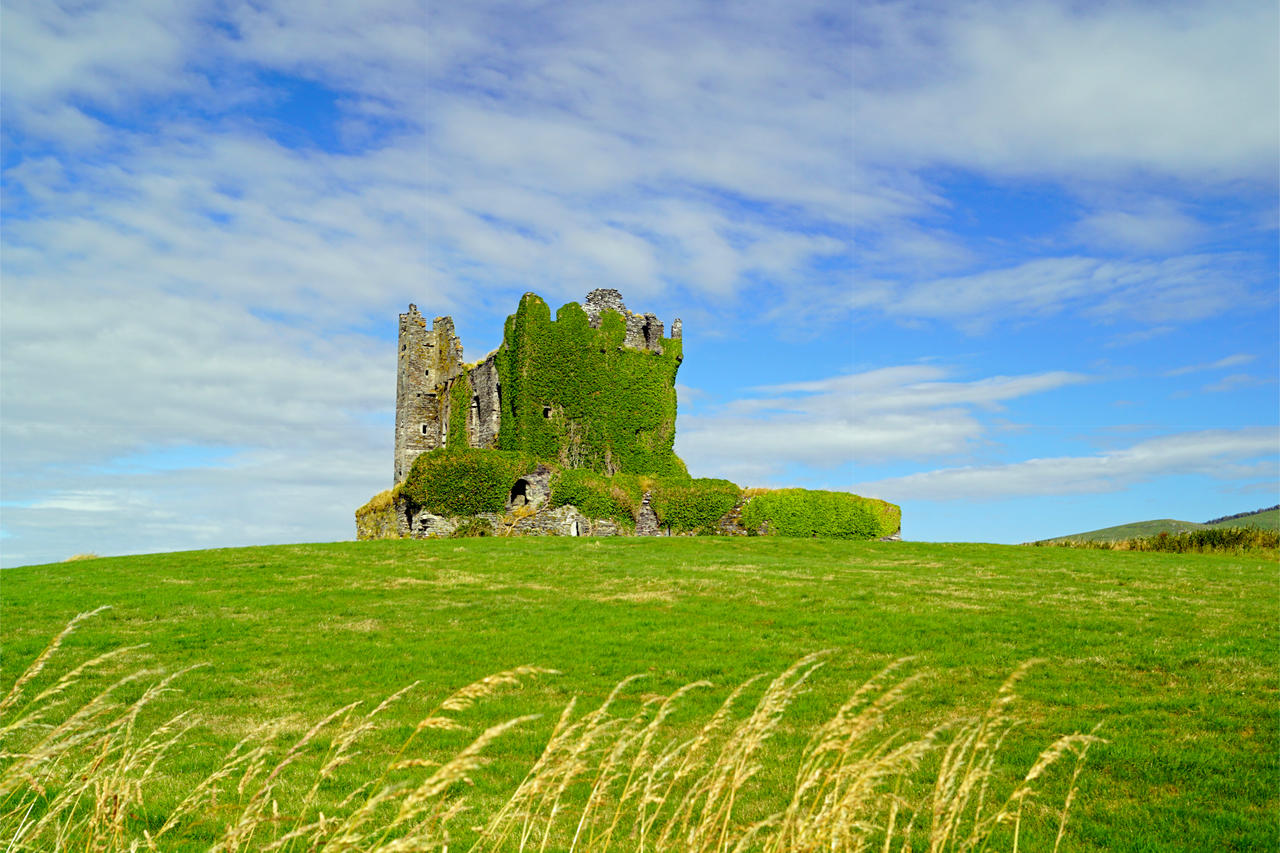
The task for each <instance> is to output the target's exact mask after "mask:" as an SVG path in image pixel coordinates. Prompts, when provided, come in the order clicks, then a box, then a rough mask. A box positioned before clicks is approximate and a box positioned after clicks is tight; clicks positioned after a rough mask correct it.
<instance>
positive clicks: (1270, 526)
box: [1047, 509, 1280, 542]
mask: <svg viewBox="0 0 1280 853" xmlns="http://www.w3.org/2000/svg"><path fill="white" fill-rule="evenodd" d="M1225 527H1257V528H1260V529H1262V530H1280V509H1268V510H1263V511H1262V512H1256V513H1253V514H1252V515H1248V516H1245V517H1243V518H1231V519H1228V520H1226V521H1219V522H1215V523H1214V524H1201V523H1199V522H1197V521H1179V520H1178V519H1176V518H1155V519H1152V520H1150V521H1135V522H1132V523H1130V524H1117V525H1116V526H1114V527H1104V528H1102V529H1101V530H1090V531H1088V532H1086V533H1073V534H1071V535H1069V536H1057V537H1055V538H1053V539H1049V540H1047V541H1049V542H1066V541H1072V540H1074V541H1083V542H1115V541H1119V540H1121V539H1137V538H1140V537H1144V536H1156V535H1158V534H1161V533H1168V534H1170V535H1173V534H1176V533H1183V532H1186V531H1188V530H1205V529H1211V528H1225Z"/></svg>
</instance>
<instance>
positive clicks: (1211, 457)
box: [854, 427, 1280, 501]
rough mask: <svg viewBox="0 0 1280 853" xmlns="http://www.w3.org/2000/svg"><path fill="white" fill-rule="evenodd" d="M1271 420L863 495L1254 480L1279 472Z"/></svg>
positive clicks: (997, 493) (863, 486)
mask: <svg viewBox="0 0 1280 853" xmlns="http://www.w3.org/2000/svg"><path fill="white" fill-rule="evenodd" d="M1277 451H1280V431H1277V430H1276V429H1275V428H1274V427H1250V428H1245V429H1238V430H1202V431H1198V432H1188V433H1182V434H1177V435H1170V436H1165V437H1161V438H1154V439H1150V440H1147V441H1143V442H1140V443H1138V444H1135V445H1133V446H1131V447H1128V448H1124V449H1121V450H1113V451H1108V452H1104V453H1098V454H1095V455H1093V456H1059V457H1052V458H1044V459H1028V460H1026V461H1022V462H1013V463H1008V464H1003V465H986V466H974V467H964V468H944V469H941V470H936V471H925V472H921V473H918V474H909V475H907V476H905V477H894V478H889V479H884V480H877V481H873V482H867V483H859V484H857V485H856V486H855V487H854V488H855V491H857V492H859V493H861V494H868V495H876V496H882V497H884V498H886V499H889V500H899V501H901V500H935V501H956V500H960V501H995V500H1004V499H1008V498H1014V497H1026V496H1032V495H1074V494H1098V493H1104V492H1115V491H1119V490H1121V489H1125V488H1128V487H1130V486H1133V485H1135V484H1137V483H1141V482H1148V481H1151V480H1155V479H1158V478H1161V477H1168V476H1178V475H1186V474H1203V475H1207V476H1210V477H1217V478H1222V479H1233V478H1234V479H1245V480H1256V479H1264V478H1271V481H1272V482H1274V481H1275V478H1276V476H1277V474H1280V471H1278V470H1277V464H1276V461H1275V458H1274V457H1275V454H1276V453H1277Z"/></svg>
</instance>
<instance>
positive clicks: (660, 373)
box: [496, 293, 688, 478]
mask: <svg viewBox="0 0 1280 853" xmlns="http://www.w3.org/2000/svg"><path fill="white" fill-rule="evenodd" d="M625 336H626V322H625V320H624V319H623V318H622V316H621V315H619V314H618V313H617V312H614V311H606V312H604V314H603V315H602V316H601V323H600V328H599V329H593V328H592V327H591V325H590V323H589V322H588V319H587V315H586V312H584V311H583V310H582V308H581V306H579V305H578V303H576V302H570V303H569V304H567V305H565V306H563V307H562V308H561V309H560V310H559V311H557V312H556V319H555V321H554V322H552V320H551V309H550V308H548V307H547V304H546V303H545V302H543V301H542V299H540V298H539V297H538V296H537V295H535V294H532V293H527V294H525V295H524V298H522V299H521V300H520V307H519V308H518V309H517V310H516V313H515V314H513V315H512V316H510V317H508V318H507V323H506V327H505V328H504V333H503V344H502V347H501V348H500V349H499V350H498V354H497V357H496V365H497V368H498V376H499V381H500V382H501V383H502V392H503V393H502V397H503V411H502V427H501V429H500V430H499V434H498V446H499V448H500V449H502V450H511V451H515V450H518V451H522V452H525V453H529V454H531V455H533V456H536V457H538V458H539V459H545V460H549V461H555V462H557V463H559V464H560V465H563V466H565V467H567V468H589V469H592V470H594V471H598V472H600V473H603V474H616V473H629V474H650V475H658V476H666V477H681V478H687V477H688V469H686V468H685V466H684V463H683V462H681V461H680V458H679V457H678V456H676V454H675V452H674V450H673V449H672V444H673V442H674V440H675V424H676V392H675V377H676V371H677V370H678V369H679V366H680V357H681V348H680V346H681V342H680V340H679V339H674V340H673V339H668V338H664V339H663V340H662V348H663V352H662V354H661V355H659V354H657V353H654V352H649V351H646V350H636V349H630V348H623V346H622V342H623V339H624V338H625Z"/></svg>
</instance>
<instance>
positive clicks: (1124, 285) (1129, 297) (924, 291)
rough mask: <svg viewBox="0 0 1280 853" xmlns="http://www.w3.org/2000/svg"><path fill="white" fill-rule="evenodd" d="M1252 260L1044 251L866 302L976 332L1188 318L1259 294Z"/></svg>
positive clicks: (889, 289)
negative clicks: (1060, 322) (995, 327)
mask: <svg viewBox="0 0 1280 853" xmlns="http://www.w3.org/2000/svg"><path fill="white" fill-rule="evenodd" d="M1250 263H1251V261H1250V259H1248V258H1246V257H1242V256H1239V255H1229V254H1212V255H1209V254H1200V255H1181V256H1174V257H1170V258H1165V259H1161V260H1151V261H1146V260H1133V261H1109V260H1103V259H1098V258H1087V257H1061V258H1038V259H1035V260H1030V261H1027V262H1025V263H1022V264H1018V265H1017V266H1013V267H1005V268H1002V269H989V270H983V271H981V272H977V273H973V274H970V275H963V276H951V277H947V278H936V279H932V280H929V281H923V282H919V283H917V284H908V285H900V286H897V287H893V286H886V285H880V286H879V287H878V288H876V289H873V290H871V291H870V292H869V293H868V294H867V298H865V299H864V300H863V304H864V306H868V307H870V306H874V307H877V308H879V309H880V310H882V311H883V312H885V313H886V314H889V315H891V316H899V317H903V318H923V319H934V320H954V321H956V322H957V323H958V324H960V325H961V326H962V327H963V328H966V329H968V330H971V331H984V330H985V329H987V328H989V327H990V326H991V325H992V324H994V323H995V322H997V321H999V320H1004V319H1008V318H1018V319H1030V318H1044V317H1050V316H1053V315H1055V314H1060V313H1064V312H1067V311H1071V312H1073V313H1079V314H1082V315H1084V316H1086V317H1093V318H1096V319H1099V320H1103V321H1110V320H1115V319H1121V318H1123V319H1128V320H1132V321H1136V322H1140V323H1167V322H1173V321H1182V322H1185V321H1191V320H1197V319H1203V318H1205V317H1208V316H1213V315H1215V314H1220V313H1222V312H1224V311H1227V310H1231V309H1234V308H1237V307H1239V306H1240V305H1241V304H1246V303H1249V302H1252V301H1254V299H1255V297H1254V296H1252V295H1251V293H1250V289H1249V287H1248V285H1247V283H1246V282H1247V280H1248V278H1247V274H1245V270H1246V269H1247V267H1248V266H1249V264H1250Z"/></svg>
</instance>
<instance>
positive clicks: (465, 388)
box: [444, 371, 471, 449]
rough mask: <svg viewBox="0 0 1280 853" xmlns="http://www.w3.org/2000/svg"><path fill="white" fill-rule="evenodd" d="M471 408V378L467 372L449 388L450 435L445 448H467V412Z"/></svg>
mask: <svg viewBox="0 0 1280 853" xmlns="http://www.w3.org/2000/svg"><path fill="white" fill-rule="evenodd" d="M470 407H471V377H470V376H468V375H467V372H466V371H463V372H462V375H461V376H459V377H458V378H457V379H455V380H453V384H452V385H451V386H450V387H449V433H448V438H447V439H446V440H445V443H444V444H445V447H450V448H454V449H458V448H464V447H466V446H467V410H468V409H469V408H470Z"/></svg>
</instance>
